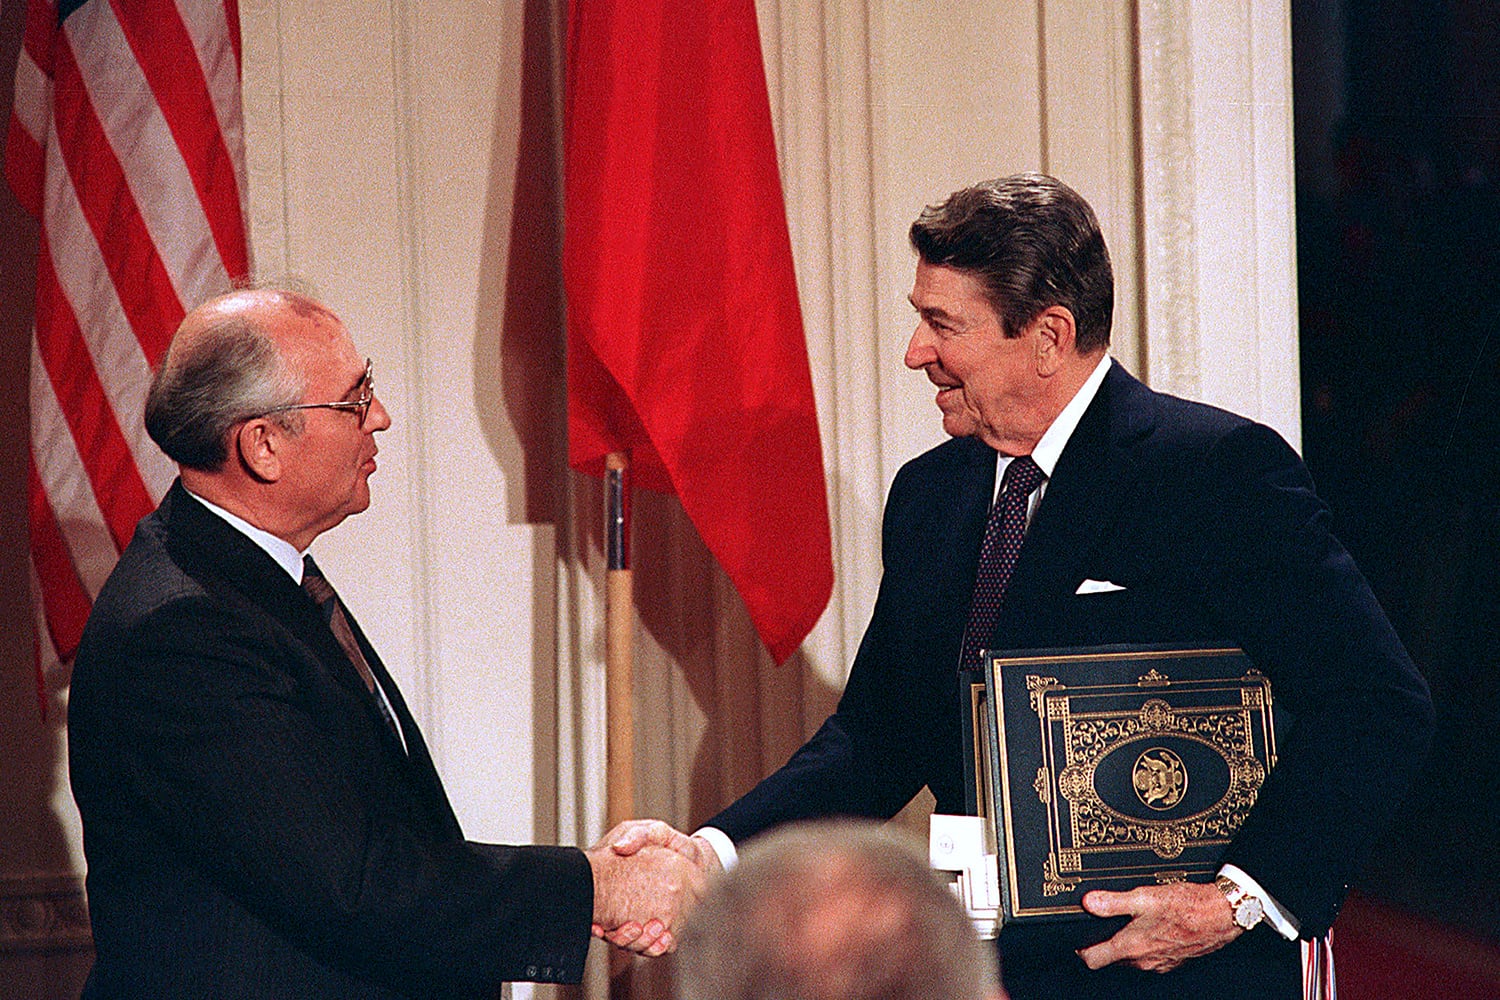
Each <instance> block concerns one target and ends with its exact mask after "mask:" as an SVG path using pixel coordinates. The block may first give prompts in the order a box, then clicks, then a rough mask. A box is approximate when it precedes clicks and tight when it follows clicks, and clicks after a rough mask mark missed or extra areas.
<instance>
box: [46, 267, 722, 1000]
mask: <svg viewBox="0 0 1500 1000" xmlns="http://www.w3.org/2000/svg"><path fill="white" fill-rule="evenodd" d="M146 409H147V412H146V424H147V429H148V431H149V432H150V434H151V436H152V439H153V440H154V441H156V442H157V443H158V444H159V445H160V446H161V447H162V449H163V450H164V451H165V452H166V453H167V454H168V455H169V456H170V457H171V458H173V459H174V460H175V461H176V462H178V464H179V466H180V467H181V478H180V479H179V480H178V482H177V483H175V484H174V485H173V486H172V488H171V490H170V492H169V493H168V495H167V497H166V498H165V499H164V500H163V502H162V504H161V506H160V507H159V508H158V509H157V510H156V511H155V512H154V513H152V514H150V515H149V516H147V517H146V518H144V519H143V520H142V521H141V523H140V525H139V526H138V527H137V529H136V533H135V537H134V538H133V540H132V541H131V543H130V545H129V547H128V548H127V549H126V551H125V553H124V554H123V556H122V557H121V559H120V562H119V564H118V566H117V567H116V568H115V570H114V572H113V573H112V574H111V575H110V578H109V580H108V582H107V583H106V584H105V586H104V588H103V590H102V591H101V592H100V594H99V597H98V600H97V601H96V603H95V605H94V609H93V613H92V614H91V615H90V618H89V622H88V626H87V628H86V629H85V631H84V636H83V642H82V645H81V647H80V649H79V653H78V657H77V661H76V665H75V667H74V672H73V682H72V694H71V699H70V706H69V726H68V729H69V762H70V767H71V773H72V783H73V794H74V797H75V798H76V799H77V802H78V807H79V811H80V813H81V814H82V818H83V832H84V849H85V853H86V855H87V859H88V895H89V909H90V917H91V920H92V923H93V931H94V944H95V948H96V952H97V960H96V964H95V967H94V970H93V973H92V975H91V976H90V979H89V983H88V985H87V987H86V988H85V992H84V995H85V996H86V997H91V998H92V997H216V998H223V997H247V998H248V997H258V998H266V997H286V998H304V1000H305V998H312V997H370V998H381V997H397V996H423V997H427V996H455V997H456V996H486V995H488V996H493V995H494V994H495V993H496V992H497V990H498V987H499V985H500V984H501V983H502V982H503V981H505V980H515V979H521V980H536V981H543V982H568V981H576V980H577V979H578V978H579V977H580V976H581V973H582V967H583V962H584V956H585V953H586V951H587V947H588V942H589V939H590V930H591V927H593V926H598V927H600V928H615V927H618V926H619V925H621V924H625V923H627V922H630V923H631V924H632V925H635V926H639V925H642V924H644V925H645V926H646V927H648V928H649V929H650V931H651V933H649V934H647V935H646V936H645V938H644V941H645V942H648V943H649V947H650V949H651V950H653V951H658V952H659V951H661V950H664V949H665V948H666V947H669V946H670V944H671V940H672V938H671V935H672V933H673V932H674V931H675V928H676V926H677V920H678V917H679V915H680V913H681V910H682V909H683V907H684V906H685V905H686V904H687V903H688V902H690V901H691V900H692V899H693V898H695V897H696V895H697V894H699V893H701V890H702V878H701V876H700V875H699V874H698V870H697V868H696V867H695V865H694V864H693V863H692V862H691V861H690V860H689V859H688V858H687V857H685V856H684V855H683V854H681V853H678V850H682V851H686V852H687V853H688V854H691V853H692V845H691V844H690V843H689V842H688V841H687V838H685V837H682V835H680V834H676V833H675V832H674V831H671V830H670V828H668V827H665V825H664V824H658V825H654V826H650V825H637V826H636V827H634V828H632V829H630V830H628V831H626V830H617V831H616V832H615V834H612V835H611V836H609V837H606V839H605V840H603V841H601V842H600V844H599V845H597V846H596V847H594V848H592V849H590V850H589V851H581V850H578V849H576V848H566V847H533V846H527V847H506V846H498V845H491V844H479V843H473V842H470V841H466V840H465V839H464V837H463V834H462V832H461V831H460V829H459V824H458V821H457V819H456V818H455V816H454V813H453V810H452V808H451V807H450V805H449V803H448V799H447V796H446V794H445V793H444V790H443V787H442V783H441V781H440V780H439V777H438V774H437V771H436V770H435V769H434V767H433V762H432V758H431V757H430V756H429V754H428V751H427V747H426V745H425V744H424V743H423V740H422V734H421V733H420V731H419V730H418V728H417V725H416V722H415V721H414V720H413V718H412V715H411V713H410V712H409V711H408V710H407V706H406V703H405V702H404V701H403V700H402V697H401V693H400V691H398V690H397V688H396V685H395V684H394V683H393V682H392V680H391V677H390V675H389V674H388V673H387V672H386V670H385V668H384V667H383V666H382V665H381V662H380V658H379V657H378V656H377V655H376V654H375V650H374V649H373V648H371V646H370V644H369V642H368V641H366V639H365V638H364V636H363V634H362V633H360V631H359V628H358V625H357V624H355V623H354V621H353V617H352V615H350V614H349V613H348V611H347V609H346V608H344V607H343V605H342V604H341V603H340V602H339V601H338V598H337V596H336V595H334V594H333V592H332V589H331V587H330V586H329V585H328V584H327V581H326V580H323V579H322V578H321V574H320V573H319V572H318V571H317V568H316V565H315V564H313V563H312V562H311V561H310V559H309V560H307V561H304V559H305V554H306V550H307V548H308V546H309V545H310V544H311V543H312V541H313V539H314V538H316V537H317V536H318V535H319V534H320V533H322V532H323V531H326V530H327V529H329V528H331V527H333V526H334V525H336V524H338V523H339V522H340V521H342V520H343V519H344V518H345V517H347V516H348V515H350V514H355V513H358V512H360V511H363V510H364V509H365V508H367V507H368V506H369V504H370V492H369V477H370V475H371V474H372V473H373V472H374V471H375V454H376V450H377V449H376V444H375V434H376V433H377V432H379V431H382V430H385V429H386V428H387V427H389V426H390V422H391V421H390V416H389V414H388V413H387V412H386V410H385V408H384V407H383V406H382V405H381V402H380V400H379V398H378V397H376V396H375V391H374V385H373V382H372V378H371V371H370V366H369V363H368V362H367V361H365V360H364V359H362V358H361V357H360V356H359V355H358V354H357V353H356V352H355V349H354V344H353V342H352V341H351V340H350V338H349V335H348V333H347V332H346V331H345V329H344V326H343V324H342V323H340V322H339V320H338V318H337V317H336V316H335V315H334V314H333V313H332V312H330V311H328V310H327V309H326V308H324V307H322V306H321V305H319V304H318V303H316V302H314V301H312V300H311V299H309V298H307V297H305V296H302V295H299V294H294V293H291V292H286V291H274V290H259V291H243V292H236V293H232V294H230V295H227V296H224V297H222V298H219V299H217V300H214V301H212V302H209V303H207V304H206V305H204V306H202V307H200V308H198V309H196V310H194V311H193V312H192V313H190V314H189V315H188V317H187V318H186V319H185V320H184V322H183V324H182V327H181V328H180V329H179V331H178V333H177V335H176V337H175V338H174V340H173V342H172V345H171V347H170V349H169V351H168V353H167V356H166V358H165V359H164V360H163V362H162V365H161V367H160V369H159V370H158V372H157V374H156V377H155V379H154V381H153V384H152V387H151V392H150V396H149V398H148V402H147V408H146ZM625 833H629V834H630V836H631V840H632V846H631V848H630V850H631V852H632V855H633V856H631V857H624V856H621V855H620V854H618V853H617V852H616V851H615V850H613V849H612V847H611V846H610V845H611V843H612V838H614V837H618V836H621V835H623V834H625ZM641 843H645V844H646V845H647V846H645V847H644V848H640V846H639V845H640V844H641ZM674 848H675V850H674ZM663 930H665V933H663ZM642 947H643V948H644V947H646V945H644V944H643V946H642Z"/></svg>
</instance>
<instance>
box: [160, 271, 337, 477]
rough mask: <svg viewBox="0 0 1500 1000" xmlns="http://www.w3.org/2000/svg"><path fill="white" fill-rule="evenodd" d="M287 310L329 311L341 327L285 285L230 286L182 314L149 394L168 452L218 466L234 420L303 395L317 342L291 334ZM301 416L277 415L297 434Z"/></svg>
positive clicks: (204, 468) (207, 467) (182, 461)
mask: <svg viewBox="0 0 1500 1000" xmlns="http://www.w3.org/2000/svg"><path fill="white" fill-rule="evenodd" d="M286 315H292V316H297V317H300V318H312V317H315V316H325V317H327V319H328V320H330V321H331V322H330V323H328V324H326V326H327V327H328V328H329V329H330V330H332V329H333V328H336V327H337V317H335V316H334V315H333V313H332V312H330V311H329V310H328V309H326V308H325V307H324V306H322V305H319V304H318V303H317V302H315V301H313V300H312V299H310V298H308V297H307V296H305V295H302V294H300V293H297V292H292V291H287V290H282V289H251V290H243V291H236V292H230V293H229V294H227V295H221V296H219V297H218V298H215V299H210V300H209V301H208V302H205V303H204V304H203V305H201V306H199V307H198V308H196V309H194V310H193V311H192V312H190V313H188V314H187V316H185V317H184V318H183V321H182V324H181V325H180V326H179V327H178V328H177V333H176V335H174V336H173V338H172V343H171V346H170V347H168V349H167V354H166V357H164V358H163V359H162V362H161V365H160V366H159V367H158V368H157V370H156V374H155V377H154V378H153V379H152V381H151V390H150V393H149V394H148V395H147V397H146V432H147V433H148V434H150V435H151V440H153V441H155V442H156V444H157V446H158V447H160V448H161V450H162V451H164V452H166V454H167V457H168V458H170V459H172V461H174V462H176V463H177V464H179V465H181V466H183V467H184V468H187V469H193V470H197V471H201V472H213V471H217V470H218V469H220V468H222V467H223V465H224V462H225V460H226V459H227V457H228V439H229V431H230V429H231V428H233V427H234V425H235V424H237V423H239V422H240V421H242V420H244V419H246V418H248V417H251V416H256V415H259V414H263V413H267V412H269V411H271V410H275V409H276V408H277V407H281V406H286V405H288V404H291V403H296V402H297V401H298V400H300V399H301V398H302V394H303V391H304V389H305V387H306V383H307V371H308V365H309V362H310V357H309V355H310V353H311V350H312V348H313V346H314V345H312V344H310V343H309V342H308V340H307V338H306V337H305V335H299V336H288V335H287V333H286V332H285V324H282V323H280V322H278V319H279V318H280V317H283V316H286ZM324 325H325V324H320V326H324ZM340 329H341V328H340ZM301 419H302V418H301V416H300V415H299V414H297V413H295V412H291V413H281V414H278V415H277V421H278V423H280V424H281V425H282V426H283V427H284V428H285V429H286V430H287V431H288V432H291V433H295V432H296V431H297V430H298V429H299V427H300V421H301Z"/></svg>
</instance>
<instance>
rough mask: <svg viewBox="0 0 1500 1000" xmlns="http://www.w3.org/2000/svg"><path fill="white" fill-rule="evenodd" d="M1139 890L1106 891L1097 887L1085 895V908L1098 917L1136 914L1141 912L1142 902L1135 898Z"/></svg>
mask: <svg viewBox="0 0 1500 1000" xmlns="http://www.w3.org/2000/svg"><path fill="white" fill-rule="evenodd" d="M1136 891H1137V890H1132V891H1130V892H1106V891H1105V890H1103V889H1095V890H1094V891H1093V892H1086V893H1084V895H1083V908H1084V909H1085V910H1088V911H1089V912H1090V913H1092V914H1093V915H1094V916H1096V917H1118V916H1121V915H1124V914H1130V915H1132V916H1134V915H1135V914H1137V913H1139V912H1140V907H1141V902H1140V900H1139V899H1137V898H1135V893H1136Z"/></svg>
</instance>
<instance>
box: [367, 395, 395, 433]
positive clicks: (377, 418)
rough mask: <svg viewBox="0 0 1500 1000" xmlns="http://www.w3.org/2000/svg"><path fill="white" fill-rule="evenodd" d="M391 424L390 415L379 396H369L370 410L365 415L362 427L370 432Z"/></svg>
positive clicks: (380, 429)
mask: <svg viewBox="0 0 1500 1000" xmlns="http://www.w3.org/2000/svg"><path fill="white" fill-rule="evenodd" d="M390 426H391V415H390V413H389V411H387V410H386V408H385V404H384V403H382V402H381V401H380V397H379V396H371V397H370V412H369V413H367V414H366V415H365V424H364V429H365V430H367V431H369V432H370V433H372V434H373V433H374V432H376V431H383V430H385V429H386V428H388V427H390Z"/></svg>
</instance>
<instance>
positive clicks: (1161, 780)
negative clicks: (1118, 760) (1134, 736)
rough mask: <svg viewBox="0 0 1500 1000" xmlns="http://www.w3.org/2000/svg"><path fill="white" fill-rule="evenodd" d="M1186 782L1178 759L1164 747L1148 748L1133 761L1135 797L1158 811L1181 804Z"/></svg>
mask: <svg viewBox="0 0 1500 1000" xmlns="http://www.w3.org/2000/svg"><path fill="white" fill-rule="evenodd" d="M1187 780H1188V778H1187V768H1186V767H1185V766H1184V765H1183V763H1182V758H1181V757H1179V756H1177V755H1176V754H1175V753H1173V752H1172V751H1170V750H1168V749H1167V748H1166V747H1152V748H1151V749H1150V750H1147V751H1146V752H1145V753H1143V754H1141V755H1140V756H1139V757H1137V758H1136V759H1135V772H1134V784H1135V794H1136V797H1137V798H1139V799H1140V800H1141V802H1143V803H1145V804H1146V805H1147V806H1149V807H1150V808H1152V809H1155V810H1157V811H1158V812H1161V811H1164V810H1167V809H1171V808H1172V807H1173V806H1175V805H1176V804H1177V803H1179V802H1181V801H1182V796H1183V795H1184V794H1185V793H1186V792H1187Z"/></svg>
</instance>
